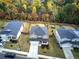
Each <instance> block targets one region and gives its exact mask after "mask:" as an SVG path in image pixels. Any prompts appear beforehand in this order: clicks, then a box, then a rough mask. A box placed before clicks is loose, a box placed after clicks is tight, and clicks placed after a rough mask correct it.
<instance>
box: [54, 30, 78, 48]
mask: <svg viewBox="0 0 79 59" xmlns="http://www.w3.org/2000/svg"><path fill="white" fill-rule="evenodd" d="M54 34H55V36H56V39H57V42H58V43H59V45H60V47H70V48H73V47H77V48H79V37H78V36H77V35H76V34H75V32H74V30H67V29H59V30H56V31H55V33H54Z"/></svg>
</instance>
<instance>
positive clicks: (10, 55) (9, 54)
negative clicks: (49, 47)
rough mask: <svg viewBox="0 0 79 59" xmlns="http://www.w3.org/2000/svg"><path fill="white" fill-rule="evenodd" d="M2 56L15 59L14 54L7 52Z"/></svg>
mask: <svg viewBox="0 0 79 59" xmlns="http://www.w3.org/2000/svg"><path fill="white" fill-rule="evenodd" d="M4 56H5V57H7V58H15V57H16V54H15V53H10V52H7V53H5V55H4Z"/></svg>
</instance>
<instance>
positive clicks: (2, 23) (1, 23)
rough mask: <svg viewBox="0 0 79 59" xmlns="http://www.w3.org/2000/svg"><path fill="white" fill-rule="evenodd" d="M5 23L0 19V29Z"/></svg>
mask: <svg viewBox="0 0 79 59" xmlns="http://www.w3.org/2000/svg"><path fill="white" fill-rule="evenodd" d="M5 23H6V21H4V20H3V21H0V30H2V28H3V27H4V25H5Z"/></svg>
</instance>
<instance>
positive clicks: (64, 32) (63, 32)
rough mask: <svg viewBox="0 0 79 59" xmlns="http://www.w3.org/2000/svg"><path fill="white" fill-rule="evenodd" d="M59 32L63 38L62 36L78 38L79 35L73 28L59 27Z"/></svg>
mask: <svg viewBox="0 0 79 59" xmlns="http://www.w3.org/2000/svg"><path fill="white" fill-rule="evenodd" d="M58 33H59V35H60V38H61V39H62V38H68V39H75V38H78V36H77V35H76V34H75V33H74V32H73V31H72V30H66V29H59V30H58Z"/></svg>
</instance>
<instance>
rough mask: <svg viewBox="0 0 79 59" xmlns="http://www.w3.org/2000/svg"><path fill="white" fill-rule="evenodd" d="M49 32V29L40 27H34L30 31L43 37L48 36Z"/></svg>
mask: <svg viewBox="0 0 79 59" xmlns="http://www.w3.org/2000/svg"><path fill="white" fill-rule="evenodd" d="M47 32H48V30H47V28H46V27H42V28H41V27H39V26H33V27H32V28H31V31H30V34H33V33H34V34H35V35H38V36H43V35H46V34H47Z"/></svg>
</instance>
